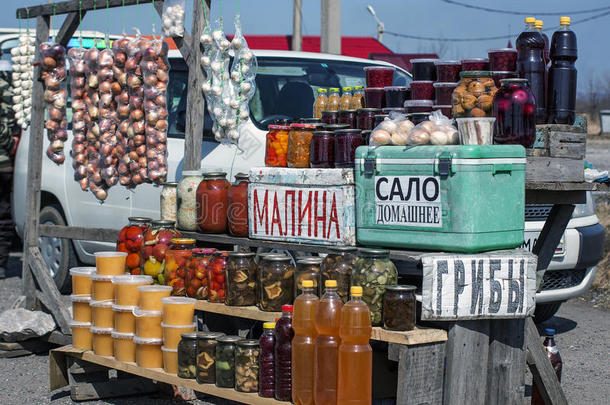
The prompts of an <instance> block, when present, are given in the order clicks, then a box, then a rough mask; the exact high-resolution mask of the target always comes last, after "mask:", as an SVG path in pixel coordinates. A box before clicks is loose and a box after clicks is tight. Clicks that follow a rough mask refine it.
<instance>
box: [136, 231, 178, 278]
mask: <svg viewBox="0 0 610 405" xmlns="http://www.w3.org/2000/svg"><path fill="white" fill-rule="evenodd" d="M174 223H175V222H174V221H163V220H161V221H152V222H151V225H150V228H149V229H148V230H147V231H146V233H145V234H144V244H143V245H142V251H141V254H140V271H141V272H142V273H143V274H146V275H147V276H151V277H152V278H153V282H154V283H155V284H161V285H164V284H165V275H164V270H165V252H166V251H167V249H169V246H170V244H171V240H172V239H174V238H180V237H181V236H182V235H181V234H180V232H178V230H177V229H176V228H174Z"/></svg>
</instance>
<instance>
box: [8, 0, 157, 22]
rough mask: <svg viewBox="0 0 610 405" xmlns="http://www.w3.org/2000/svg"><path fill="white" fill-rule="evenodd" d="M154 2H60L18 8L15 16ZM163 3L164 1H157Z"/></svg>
mask: <svg viewBox="0 0 610 405" xmlns="http://www.w3.org/2000/svg"><path fill="white" fill-rule="evenodd" d="M152 1H153V0H82V1H79V0H70V1H59V2H55V3H54V4H51V3H49V4H42V5H40V6H34V7H23V8H18V9H17V11H16V13H15V15H16V17H17V18H28V16H29V18H34V17H39V16H47V17H49V16H52V15H61V14H67V13H73V12H78V10H79V9H80V10H82V11H90V10H103V9H106V8H115V7H122V6H133V5H137V4H146V3H151V2H152ZM157 1H158V2H159V3H163V0H157Z"/></svg>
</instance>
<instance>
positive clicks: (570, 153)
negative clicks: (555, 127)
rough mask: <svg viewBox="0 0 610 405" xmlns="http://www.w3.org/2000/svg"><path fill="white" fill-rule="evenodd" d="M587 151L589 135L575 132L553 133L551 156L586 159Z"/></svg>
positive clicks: (550, 143)
mask: <svg viewBox="0 0 610 405" xmlns="http://www.w3.org/2000/svg"><path fill="white" fill-rule="evenodd" d="M586 149H587V134H585V133H574V132H554V131H553V132H551V135H550V137H549V156H551V157H566V158H570V159H580V160H582V159H584V158H585V153H586Z"/></svg>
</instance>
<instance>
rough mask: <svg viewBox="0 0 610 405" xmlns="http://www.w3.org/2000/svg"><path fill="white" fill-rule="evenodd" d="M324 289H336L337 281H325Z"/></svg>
mask: <svg viewBox="0 0 610 405" xmlns="http://www.w3.org/2000/svg"><path fill="white" fill-rule="evenodd" d="M324 287H326V288H336V287H337V280H326V281H325V282H324Z"/></svg>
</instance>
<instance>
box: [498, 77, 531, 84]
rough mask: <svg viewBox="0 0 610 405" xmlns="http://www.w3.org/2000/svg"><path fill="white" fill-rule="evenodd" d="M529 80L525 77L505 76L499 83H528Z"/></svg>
mask: <svg viewBox="0 0 610 405" xmlns="http://www.w3.org/2000/svg"><path fill="white" fill-rule="evenodd" d="M529 82H530V81H529V80H527V79H522V78H520V77H507V78H506V79H500V84H502V85H504V84H511V83H520V84H528V83H529Z"/></svg>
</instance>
